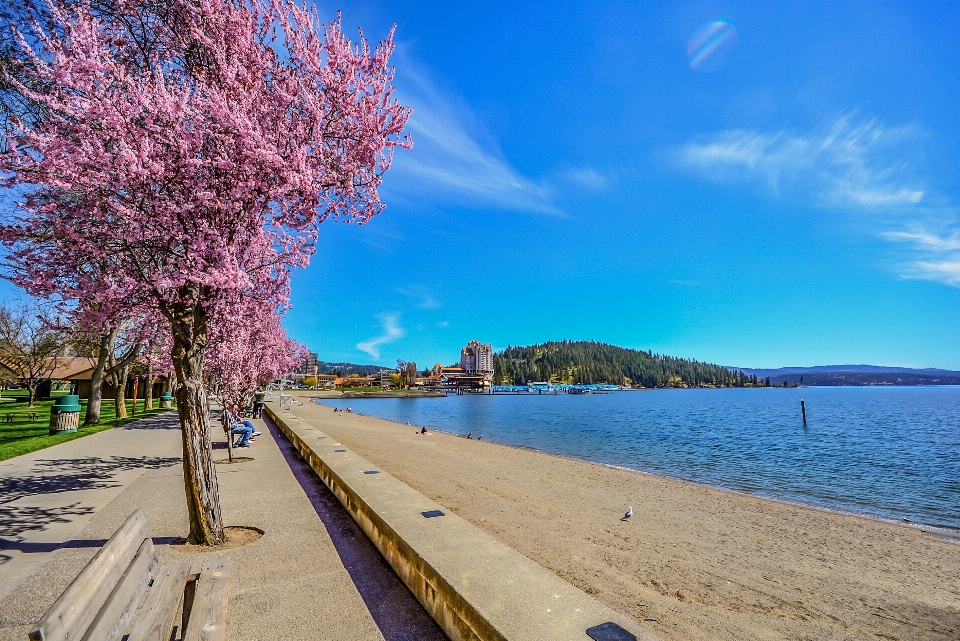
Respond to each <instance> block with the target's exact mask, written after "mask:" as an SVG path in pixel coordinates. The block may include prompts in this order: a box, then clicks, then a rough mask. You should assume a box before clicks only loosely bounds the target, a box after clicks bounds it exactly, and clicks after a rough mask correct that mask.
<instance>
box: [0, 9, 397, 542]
mask: <svg viewBox="0 0 960 641" xmlns="http://www.w3.org/2000/svg"><path fill="white" fill-rule="evenodd" d="M119 4H120V6H121V7H128V8H129V12H130V13H132V14H136V15H137V17H138V20H124V19H114V18H111V17H110V16H109V15H105V14H98V13H96V12H92V11H89V10H87V7H84V6H83V5H75V6H72V7H71V6H69V5H67V4H62V5H61V4H54V5H52V8H51V10H50V13H51V16H52V20H54V21H55V22H56V23H57V27H56V28H54V29H51V30H49V31H47V32H46V33H43V32H41V31H40V30H39V28H37V27H35V31H36V32H37V34H38V36H39V40H40V43H41V45H40V49H39V51H38V52H37V53H33V54H31V53H30V52H29V51H28V52H27V53H28V54H29V55H31V56H32V58H31V63H30V64H29V65H27V66H26V68H28V69H30V70H32V72H33V73H35V74H36V78H35V79H34V80H35V82H32V83H26V82H23V81H21V80H19V79H18V78H8V79H7V80H8V82H9V83H11V84H12V85H13V86H15V87H16V89H17V91H19V92H21V93H22V94H23V95H24V96H26V97H28V98H29V99H30V100H31V101H32V102H34V103H36V104H38V105H40V106H41V110H42V113H43V114H44V116H43V118H42V119H21V120H16V119H14V120H13V121H12V122H13V125H14V126H13V127H12V128H11V129H9V130H7V131H6V132H5V133H4V138H3V140H2V143H3V145H2V146H3V148H2V150H0V151H2V153H0V172H2V176H3V185H4V186H6V187H7V188H9V189H10V190H13V191H16V193H18V194H21V195H22V197H21V202H20V204H19V210H18V212H17V217H16V218H14V219H11V220H9V221H7V222H6V224H5V225H4V228H3V231H2V239H3V241H4V243H5V244H6V245H7V246H8V248H9V254H8V256H9V260H10V261H11V262H12V263H13V264H14V265H15V269H13V270H12V271H11V273H10V274H9V277H10V278H11V279H12V280H14V282H16V283H17V284H19V285H21V286H23V287H24V288H26V289H27V290H28V291H29V292H30V293H32V294H34V295H41V296H51V295H58V296H62V297H63V298H65V299H73V300H76V301H79V304H80V305H82V306H83V307H84V308H85V309H87V310H90V312H91V313H95V310H97V309H113V308H115V306H116V304H117V303H118V302H120V303H122V304H123V305H126V306H129V307H131V308H154V309H156V310H157V311H158V312H159V314H160V315H162V317H163V318H164V319H165V322H166V323H167V326H168V328H169V332H170V337H171V339H170V343H171V360H172V363H173V368H174V370H175V372H176V379H177V385H176V388H175V390H174V393H175V396H176V400H177V404H178V409H179V413H180V420H181V425H182V428H183V430H182V431H183V445H184V448H183V449H184V479H185V482H186V494H187V508H188V513H189V517H190V536H191V539H192V540H193V541H196V542H199V543H204V544H216V543H219V542H221V541H222V540H223V526H222V523H221V518H220V506H219V498H218V490H217V481H216V473H215V469H214V465H213V460H212V451H211V444H210V426H209V417H208V414H209V412H208V403H207V393H206V389H205V387H204V371H205V370H204V362H205V358H206V355H207V346H208V343H209V341H210V339H211V331H212V329H213V327H215V326H217V324H218V323H223V325H221V327H227V326H228V325H227V324H228V323H229V318H230V315H231V312H232V309H233V308H234V306H236V305H237V301H238V300H239V299H245V300H254V301H257V303H258V304H259V305H260V306H262V307H263V308H264V309H266V310H270V311H271V312H272V313H274V312H276V311H277V310H280V309H283V308H284V307H285V306H286V304H287V301H288V296H289V270H290V269H292V268H295V267H301V266H304V265H305V264H306V263H307V261H308V260H309V257H310V255H311V254H312V253H313V251H314V243H315V241H316V234H317V226H318V225H319V224H320V223H322V222H323V221H325V220H328V219H338V220H342V221H348V222H358V223H363V222H365V221H367V220H369V219H370V218H371V217H372V216H375V215H376V214H378V213H379V212H380V211H381V210H382V208H383V205H382V203H381V202H380V199H379V197H378V194H377V189H378V187H379V185H380V182H381V176H382V174H383V172H384V171H386V170H387V169H388V168H389V166H390V162H391V158H392V152H393V149H394V148H395V147H397V146H400V147H408V146H409V145H410V141H409V138H408V137H405V136H404V134H403V129H404V126H405V123H406V120H407V118H408V116H409V109H408V108H406V107H403V106H401V105H399V104H398V103H397V102H396V101H395V100H394V99H393V98H392V96H391V94H392V81H393V70H392V68H390V67H389V66H388V61H389V57H390V54H391V53H392V50H393V43H392V34H391V36H390V37H388V38H387V39H386V40H385V41H383V42H381V44H380V45H379V46H378V47H377V48H376V49H375V50H371V49H370V47H369V45H368V44H367V41H366V40H365V39H364V38H363V36H362V34H361V37H360V42H359V45H353V44H352V43H351V42H350V41H349V40H348V39H347V38H346V37H345V36H344V35H343V33H342V32H341V29H340V23H339V20H337V21H335V22H332V23H330V24H327V25H322V24H321V23H320V21H319V18H318V16H317V14H316V13H315V11H308V10H306V9H302V8H299V7H297V6H296V4H295V3H294V2H293V1H292V0H246V1H243V0H174V1H173V2H170V3H159V5H161V6H164V7H165V8H164V10H163V12H162V13H150V7H151V6H153V7H156V6H158V3H146V2H137V1H135V0H128V1H127V2H122V3H119ZM171 7H173V8H172V9H171ZM137 12H139V13H137ZM144 14H149V16H148V17H149V20H147V21H146V22H145V21H144ZM121 16H122V13H121ZM165 20H167V21H173V22H172V23H169V24H165V23H164V21H165ZM136 24H139V25H143V24H149V25H150V34H151V38H152V40H150V42H151V45H150V47H148V48H144V47H143V46H135V45H136V44H137V43H138V42H140V41H138V40H137V38H138V37H139V35H138V34H136V33H132V32H131V30H132V29H134V28H136V27H132V26H131V25H136ZM23 43H24V46H25V47H26V41H23ZM281 49H282V52H281ZM25 50H26V49H25ZM32 86H43V87H44V88H45V90H44V91H43V92H42V93H39V92H36V91H33V90H32V89H31V87H32ZM244 305H245V303H244Z"/></svg>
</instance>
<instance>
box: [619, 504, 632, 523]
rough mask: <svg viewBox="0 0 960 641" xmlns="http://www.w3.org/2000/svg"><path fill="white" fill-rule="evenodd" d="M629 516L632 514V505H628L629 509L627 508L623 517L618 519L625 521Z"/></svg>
mask: <svg viewBox="0 0 960 641" xmlns="http://www.w3.org/2000/svg"><path fill="white" fill-rule="evenodd" d="M631 516H633V507H630V509H628V510H627V513H626V514H624V515H623V518H622V519H620V520H621V521H626V520H627V519H629V518H630V517H631Z"/></svg>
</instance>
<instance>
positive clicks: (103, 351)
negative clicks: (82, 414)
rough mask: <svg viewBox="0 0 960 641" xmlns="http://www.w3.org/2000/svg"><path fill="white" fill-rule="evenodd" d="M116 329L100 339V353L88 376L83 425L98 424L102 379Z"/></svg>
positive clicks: (115, 337) (115, 336)
mask: <svg viewBox="0 0 960 641" xmlns="http://www.w3.org/2000/svg"><path fill="white" fill-rule="evenodd" d="M118 331H119V330H118V329H111V330H109V331H108V332H107V333H106V334H104V335H103V336H101V337H100V352H99V353H98V354H97V364H96V366H94V368H93V374H92V375H91V376H90V398H89V399H88V400H87V416H86V418H84V419H83V424H84V425H97V424H98V423H100V405H101V403H102V401H103V379H104V372H105V371H106V368H107V358H108V357H109V355H110V353H111V352H112V351H113V344H114V342H116V339H117V332H118Z"/></svg>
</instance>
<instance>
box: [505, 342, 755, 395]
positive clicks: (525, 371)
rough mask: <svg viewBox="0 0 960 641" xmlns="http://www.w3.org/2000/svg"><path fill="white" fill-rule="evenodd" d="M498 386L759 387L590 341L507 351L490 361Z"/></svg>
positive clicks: (734, 375)
mask: <svg viewBox="0 0 960 641" xmlns="http://www.w3.org/2000/svg"><path fill="white" fill-rule="evenodd" d="M493 370H494V379H495V382H496V383H497V384H500V385H525V384H526V383H528V382H530V381H548V380H549V381H553V382H555V383H588V384H589V383H613V384H616V385H633V386H634V387H640V386H643V387H706V386H711V387H752V386H754V385H758V384H759V385H763V382H760V381H757V380H756V379H755V378H753V377H749V376H747V375H746V374H743V373H742V372H736V371H733V370H730V369H728V368H726V367H721V366H720V365H711V364H709V363H700V362H698V361H691V360H687V359H684V358H674V357H673V356H661V355H660V354H654V353H653V352H642V351H639V350H635V349H626V348H623V347H617V346H616V345H607V344H605V343H596V342H593V341H561V342H549V343H543V344H542V345H529V346H527V347H507V348H506V349H505V350H503V351H502V352H500V353H498V354H494V355H493Z"/></svg>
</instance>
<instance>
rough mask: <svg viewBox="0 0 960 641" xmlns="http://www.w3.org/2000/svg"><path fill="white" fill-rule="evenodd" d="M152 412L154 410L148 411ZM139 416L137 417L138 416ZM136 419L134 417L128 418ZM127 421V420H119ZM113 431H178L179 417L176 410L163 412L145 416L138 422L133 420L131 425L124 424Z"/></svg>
mask: <svg viewBox="0 0 960 641" xmlns="http://www.w3.org/2000/svg"><path fill="white" fill-rule="evenodd" d="M148 411H150V412H154V411H156V410H148ZM138 416H139V415H138ZM128 418H133V419H136V418H137V417H136V416H133V417H128ZM121 420H127V419H121ZM115 429H118V430H179V429H180V416H179V415H178V414H177V411H176V410H170V411H168V412H163V413H162V414H156V415H154V416H147V417H145V418H141V419H139V420H134V421H133V422H131V423H125V424H123V425H121V426H119V427H117V428H115Z"/></svg>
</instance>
